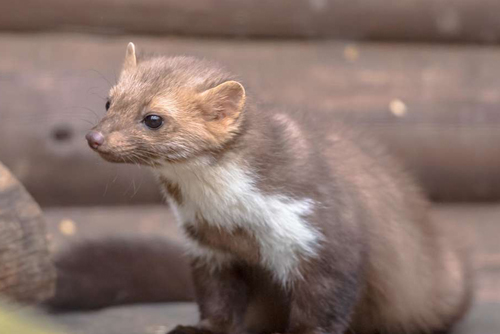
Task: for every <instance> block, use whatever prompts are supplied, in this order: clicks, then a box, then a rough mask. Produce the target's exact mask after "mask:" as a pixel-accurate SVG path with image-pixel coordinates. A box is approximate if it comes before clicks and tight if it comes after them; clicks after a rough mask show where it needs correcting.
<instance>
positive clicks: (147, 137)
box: [95, 52, 470, 334]
mask: <svg viewBox="0 0 500 334" xmlns="http://www.w3.org/2000/svg"><path fill="white" fill-rule="evenodd" d="M128 57H135V54H132V53H131V52H128V53H127V58H128ZM125 64H126V65H125V68H124V70H123V72H122V76H121V77H120V81H119V83H118V84H117V85H116V86H115V87H114V88H113V89H112V90H111V94H110V100H111V108H110V110H109V112H108V114H107V115H106V116H105V117H104V118H103V120H102V121H101V123H100V124H99V125H98V126H97V127H96V128H95V130H97V131H100V132H102V133H103V135H104V136H105V138H106V140H105V143H104V144H103V145H102V146H100V147H99V149H98V152H99V153H101V155H103V157H104V158H106V159H108V160H110V161H125V162H131V161H134V162H138V163H144V164H147V165H152V166H157V165H161V164H163V163H165V162H167V163H169V164H174V165H175V164H179V165H178V166H179V168H182V164H181V163H182V162H185V161H191V160H193V159H195V158H197V157H202V156H203V157H205V158H207V159H208V161H210V164H211V166H212V165H214V166H215V165H223V164H224V163H227V162H228V161H232V162H235V163H237V164H238V165H239V166H245V167H246V168H249V169H251V171H252V172H253V173H254V174H255V175H256V177H255V182H256V187H257V188H258V189H259V191H260V192H262V193H263V194H269V195H275V194H280V195H283V196H286V197H287V198H292V199H301V198H309V199H312V200H313V201H314V203H319V204H320V205H317V206H315V208H314V212H313V213H311V214H310V215H308V217H307V222H308V224H310V225H311V226H312V227H314V228H315V230H317V231H318V233H320V234H321V239H320V241H318V245H317V249H318V254H317V256H314V257H309V258H304V257H301V259H300V264H299V266H298V274H294V275H295V276H293V277H292V278H291V282H290V284H289V285H288V286H281V285H279V284H277V282H275V281H274V280H273V278H272V275H271V274H270V273H269V272H267V270H266V269H264V268H263V267H261V266H260V265H259V262H258V260H259V258H260V256H261V255H262V254H260V251H261V250H260V249H259V244H258V242H257V241H258V240H256V239H255V236H254V234H253V233H252V230H251V229H250V228H248V227H246V226H245V225H239V226H243V227H238V228H234V229H230V228H219V227H214V226H215V225H214V224H213V223H214V222H207V221H206V220H205V219H204V218H203V212H198V215H197V218H196V221H194V222H191V223H190V224H186V227H185V232H186V234H187V235H188V237H189V238H191V239H192V240H193V241H195V242H197V243H198V244H200V245H202V246H203V247H205V248H207V249H211V250H213V251H215V252H218V253H220V254H229V255H231V256H234V257H235V258H236V260H234V261H232V262H231V263H230V265H225V266H217V265H216V264H213V263H210V262H207V261H205V260H203V259H201V258H199V257H197V256H194V257H193V277H194V283H195V287H196V295H197V301H198V304H199V306H200V316H201V317H200V318H201V321H200V324H199V326H198V327H197V328H198V329H199V330H204V331H205V330H210V331H213V332H216V333H230V334H233V333H242V332H245V331H246V330H248V329H249V328H251V329H253V330H258V329H259V328H260V329H262V330H264V331H267V332H268V331H270V329H269V328H272V330H273V331H280V332H286V333H300V334H305V333H318V334H319V333H337V334H340V333H344V332H345V331H347V330H348V329H351V330H355V331H356V332H357V333H360V334H364V333H366V334H370V333H372V334H373V333H381V332H382V333H385V332H388V333H402V332H404V333H406V332H408V333H416V332H421V331H423V332H429V331H434V330H445V329H447V328H448V327H449V326H451V325H452V324H453V323H454V322H455V321H456V320H458V319H459V317H460V316H461V315H462V314H463V313H464V310H466V309H467V306H468V304H469V300H470V283H469V282H470V281H469V271H468V268H467V266H466V264H465V260H464V258H463V257H461V256H460V255H459V253H457V252H456V251H455V250H454V249H453V248H452V247H451V245H450V243H449V241H447V239H446V238H444V236H443V235H442V234H441V232H440V231H439V230H438V229H437V226H436V225H435V223H434V222H432V221H431V220H430V218H429V215H428V208H427V207H428V204H427V202H426V200H425V199H424V198H423V196H422V194H421V192H420V190H419V189H418V187H417V186H415V184H414V183H413V181H412V180H411V178H410V177H408V175H407V174H406V173H405V172H404V171H403V170H402V169H401V167H399V164H398V163H397V162H396V161H394V160H393V159H392V158H391V157H390V156H389V155H387V154H386V153H385V152H384V150H383V149H381V148H380V147H379V146H378V145H376V144H374V143H373V140H372V139H370V138H368V139H366V140H365V139H364V138H363V135H361V134H359V133H356V132H355V131H352V130H351V129H348V128H346V127H345V126H342V125H335V122H332V117H331V116H329V117H327V116H325V115H321V114H314V115H311V114H307V113H304V112H301V111H297V112H295V111H293V110H281V109H272V108H269V107H265V106H261V105H259V104H258V103H256V102H254V101H252V100H251V99H250V98H248V96H247V95H246V93H245V90H244V88H243V86H242V85H241V84H239V83H237V82H235V81H234V79H233V78H232V76H231V75H229V74H227V73H226V72H224V71H223V70H221V69H219V68H218V67H217V66H214V65H212V64H210V63H207V62H204V61H199V60H195V59H192V58H184V57H175V58H162V57H157V58H146V59H138V60H137V61H135V60H130V59H129V60H126V61H125ZM151 112H154V113H155V114H158V115H161V116H162V117H163V118H164V119H165V125H164V126H163V127H162V128H161V129H159V130H155V131H152V130H148V129H146V128H145V127H144V126H143V125H142V124H141V120H142V119H143V118H144V116H145V115H147V114H148V113H151ZM207 168H208V167H207ZM161 182H162V183H163V185H164V186H165V188H166V191H167V193H169V194H170V196H171V197H172V198H173V199H174V200H175V201H176V202H177V203H179V204H181V203H183V202H185V201H187V199H186V198H184V196H183V195H182V194H181V192H182V191H181V190H180V188H179V189H178V187H179V185H174V184H172V183H171V182H170V181H168V180H161ZM200 182H201V181H200ZM215 191H217V190H215ZM271 290H272V291H274V292H275V294H274V295H273V299H269V298H264V297H263V295H262V291H271ZM255 305H258V306H255ZM262 310H267V312H263V311H262ZM257 318H260V319H257ZM273 318H275V319H273ZM249 319H252V321H250V320H249ZM257 320H258V321H257ZM273 320H274V321H273ZM249 322H251V323H252V325H250V324H249ZM259 322H260V324H261V327H259V325H258V324H257V325H255V323H259ZM263 324H265V325H263ZM264 328H265V329H264ZM176 331H177V333H180V332H184V333H185V332H190V331H196V328H195V329H193V328H185V327H183V328H178V329H177V330H176Z"/></svg>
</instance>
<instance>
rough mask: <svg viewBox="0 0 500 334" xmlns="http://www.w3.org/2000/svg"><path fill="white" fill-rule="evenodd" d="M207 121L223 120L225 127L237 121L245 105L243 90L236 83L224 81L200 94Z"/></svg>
mask: <svg viewBox="0 0 500 334" xmlns="http://www.w3.org/2000/svg"><path fill="white" fill-rule="evenodd" d="M201 97H202V99H203V105H204V108H203V112H204V116H205V118H206V119H207V120H224V123H226V124H227V125H229V124H232V123H233V122H234V121H235V120H237V119H238V118H239V116H240V114H241V111H242V110H243V106H244V105H245V88H243V86H242V85H241V84H240V83H239V82H236V81H226V82H224V83H222V84H220V85H218V86H217V87H214V88H211V89H209V90H206V91H205V92H203V93H202V94H201Z"/></svg>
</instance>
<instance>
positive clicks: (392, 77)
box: [0, 34, 500, 206]
mask: <svg viewBox="0 0 500 334" xmlns="http://www.w3.org/2000/svg"><path fill="white" fill-rule="evenodd" d="M129 41H134V42H135V43H136V45H137V48H138V50H139V51H143V50H144V51H148V52H158V53H163V54H169V55H179V54H190V55H196V56H201V57H206V58H209V59H214V60H217V61H219V62H221V63H222V64H225V65H226V66H227V67H228V68H229V69H231V70H233V71H234V72H236V73H239V74H240V76H241V80H242V81H243V83H244V84H245V86H246V87H247V88H248V92H249V94H251V95H253V96H258V97H259V98H260V99H261V100H262V101H264V102H266V103H277V104H283V105H288V106H290V107H292V108H305V109H307V110H308V111H310V112H311V114H313V113H319V112H324V113H326V114H327V118H331V119H339V120H345V121H347V122H349V123H352V124H355V125H356V126H361V127H364V128H365V129H367V130H369V131H373V132H374V133H375V134H376V135H377V136H379V137H380V138H381V139H382V141H384V142H385V143H386V144H387V145H388V146H390V147H391V149H392V150H393V151H394V152H395V153H396V154H397V155H399V156H400V157H401V158H402V160H404V161H405V163H406V165H407V166H408V167H409V169H410V170H411V171H413V172H415V174H416V175H417V177H418V178H419V179H420V180H421V182H422V184H423V186H424V188H425V189H426V190H427V192H428V193H429V194H430V195H431V196H432V197H433V198H434V199H437V200H497V199H500V173H498V170H499V169H500V146H499V145H497V143H498V142H500V131H499V130H500V113H499V112H498V106H499V105H500V90H499V89H498V87H499V85H500V81H499V78H500V65H499V64H500V63H499V61H498V59H500V49H498V48H493V47H477V46H476V47H458V46H449V47H444V46H426V45H406V44H349V43H344V42H329V41H316V42H306V41H272V40H267V41H241V40H240V41H234V40H225V41H222V40H207V39H178V38H163V37H143V36H126V37H119V38H106V37H96V36H93V37H92V36H84V35H75V34H36V35H33V34H28V35H23V34H0V43H1V44H2V45H4V48H3V49H2V53H1V57H0V101H2V103H1V104H0V120H1V121H0V157H1V158H2V160H3V161H4V162H5V164H6V165H7V166H8V167H10V168H11V170H12V171H13V173H14V174H15V175H16V176H17V177H18V178H19V179H20V180H21V181H22V182H23V183H24V184H25V186H26V187H27V189H28V190H29V191H30V192H31V193H32V194H33V196H34V197H35V198H36V199H37V201H38V202H39V203H41V204H42V205H43V206H53V205H72V204H85V205H92V204H93V205H96V204H99V205H106V204H118V203H121V204H124V203H159V202H160V200H161V196H160V194H159V192H158V189H157V187H156V185H155V184H154V182H153V180H152V178H151V176H150V174H149V173H148V172H147V171H146V170H145V169H144V168H143V169H139V168H137V167H135V166H123V165H120V166H119V165H113V164H109V163H106V162H104V161H102V160H101V159H100V158H99V157H98V156H97V155H96V154H94V153H93V152H91V150H90V149H89V148H88V147H87V145H86V143H85V140H84V135H85V133H86V131H87V130H88V129H89V128H90V127H91V126H92V124H94V123H95V122H96V120H97V119H98V118H99V117H100V115H102V114H103V112H104V104H105V101H104V99H105V97H106V94H107V91H108V89H109V87H110V85H111V84H113V82H115V78H116V75H117V73H118V71H119V68H120V64H121V62H122V59H123V54H124V50H125V46H126V44H127V42H129Z"/></svg>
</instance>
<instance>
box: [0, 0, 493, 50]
mask: <svg viewBox="0 0 500 334" xmlns="http://www.w3.org/2000/svg"><path fill="white" fill-rule="evenodd" d="M499 11H500V3H499V2H498V1H496V0H454V1H435V0H404V1H394V0H350V1H335V0H305V1H287V0H273V1H256V0H210V1H207V0H190V1H184V0H166V1H155V0H144V1H134V0H125V1H119V2H117V1H111V0H87V1H83V0H79V1H71V2H70V3H69V2H67V1H64V0H46V1H43V2H40V1H36V0H25V1H3V2H1V3H0V29H11V30H40V29H41V30H58V31H61V30H62V31H68V30H69V31H85V32H89V31H91V32H101V33H109V34H113V33H115V34H116V33H124V32H135V33H146V34H148V33H161V34H181V35H197V36H232V37H234V36H236V37H247V36H253V37H254V36H257V37H292V38H311V37H319V38H322V37H330V38H331V37H335V38H343V39H346V38H351V39H363V40H372V39H377V40H403V41H414V40H420V41H439V42H442V41H452V42H475V43H495V42H498V41H499V39H500V22H499V20H498V19H497V13H498V12H499Z"/></svg>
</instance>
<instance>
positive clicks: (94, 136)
mask: <svg viewBox="0 0 500 334" xmlns="http://www.w3.org/2000/svg"><path fill="white" fill-rule="evenodd" d="M85 138H86V139H87V141H88V143H89V146H90V147H92V148H93V149H94V150H95V149H97V148H98V147H99V146H101V145H102V144H103V143H104V136H103V135H102V133H100V132H98V131H95V130H92V131H90V132H89V133H87V135H86V136H85Z"/></svg>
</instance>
